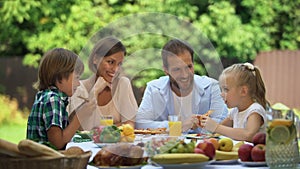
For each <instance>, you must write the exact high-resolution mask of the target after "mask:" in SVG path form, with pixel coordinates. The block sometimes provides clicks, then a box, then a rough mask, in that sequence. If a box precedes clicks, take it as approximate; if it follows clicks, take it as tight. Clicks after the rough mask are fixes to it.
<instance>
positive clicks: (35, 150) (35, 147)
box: [18, 139, 64, 157]
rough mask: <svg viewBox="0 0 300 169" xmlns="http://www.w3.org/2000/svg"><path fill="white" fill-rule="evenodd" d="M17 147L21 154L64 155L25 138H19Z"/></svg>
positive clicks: (32, 155) (33, 155)
mask: <svg viewBox="0 0 300 169" xmlns="http://www.w3.org/2000/svg"><path fill="white" fill-rule="evenodd" d="M18 149H19V150H20V152H21V153H22V154H26V155H27V156H30V157H35V156H51V157H64V155H63V154H61V153H60V152H58V151H56V150H54V149H52V148H50V147H48V146H46V145H43V144H40V143H37V142H35V141H32V140H29V139H25V140H21V141H20V142H19V144H18Z"/></svg>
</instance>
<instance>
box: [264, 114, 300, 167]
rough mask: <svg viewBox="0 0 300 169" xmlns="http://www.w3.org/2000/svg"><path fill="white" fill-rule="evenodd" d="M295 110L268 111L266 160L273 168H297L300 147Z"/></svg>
mask: <svg viewBox="0 0 300 169" xmlns="http://www.w3.org/2000/svg"><path fill="white" fill-rule="evenodd" d="M294 117H295V116H294V112H293V111H288V112H287V113H285V114H283V113H282V112H281V111H280V110H274V109H269V110H268V111H267V129H266V130H267V131H266V133H267V138H266V162H267V164H268V166H269V167H270V168H271V169H280V168H290V169H293V168H297V166H298V161H299V148H298V141H297V129H296V126H295V123H294Z"/></svg>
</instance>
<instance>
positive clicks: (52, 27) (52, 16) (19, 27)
mask: <svg viewBox="0 0 300 169" xmlns="http://www.w3.org/2000/svg"><path fill="white" fill-rule="evenodd" d="M299 7H300V1H299V0H296V1H292V2H291V1H287V0H273V1H268V0H243V1H237V0H233V1H232V0H231V1H222V0H203V1H197V0H190V1H185V0H154V1H147V0H130V1H125V0H121V1H117V0H91V1H87V0H85V1H82V0H72V1H59V0H40V1H27V0H14V1H9V0H6V1H1V2H0V9H1V10H0V15H1V16H3V17H1V18H0V22H1V25H0V31H1V32H2V33H1V34H0V41H1V43H0V55H1V57H3V56H21V57H23V56H26V57H24V64H26V65H31V66H35V67H37V65H38V61H39V59H40V57H41V56H42V54H43V53H45V52H46V51H47V50H49V49H51V48H54V47H65V48H68V49H70V50H73V51H74V52H76V53H79V54H81V55H87V54H88V53H87V52H88V51H89V50H90V48H91V47H90V46H89V43H90V42H91V39H92V38H94V39H95V37H97V36H96V35H97V33H98V32H101V31H102V33H103V32H105V31H103V29H106V28H107V27H110V26H118V24H122V25H121V26H123V27H122V28H123V29H117V27H114V28H115V29H117V30H116V31H111V30H110V31H108V30H106V33H107V35H114V36H120V37H121V38H122V41H123V42H124V44H125V45H126V46H127V51H128V55H129V57H128V64H127V69H126V70H127V73H128V74H130V75H132V76H133V75H137V73H138V72H136V70H139V71H140V69H142V68H137V67H138V66H139V65H148V67H149V71H152V70H153V68H154V69H156V70H155V71H154V72H152V73H149V72H147V74H150V75H151V76H150V77H147V79H146V80H145V79H144V80H143V81H144V82H145V81H148V80H150V79H153V78H157V77H158V76H161V75H162V72H160V71H157V69H159V68H158V66H159V65H161V60H160V59H157V58H158V57H159V56H158V55H159V49H160V48H161V47H162V45H163V44H164V43H165V42H166V41H167V40H168V39H170V38H172V37H171V36H175V35H176V36H178V37H182V38H185V39H186V40H189V41H190V42H191V43H192V44H197V43H198V42H197V41H199V39H201V40H202V39H203V38H204V39H205V38H207V39H208V40H205V42H204V43H201V45H202V46H203V47H199V48H198V46H195V48H196V50H197V54H198V56H199V57H196V58H195V61H196V64H195V67H196V72H197V73H198V74H209V72H208V70H209V71H212V70H213V69H214V68H215V67H217V66H218V62H219V60H220V59H221V61H222V63H223V65H224V67H226V66H228V65H230V64H232V63H234V62H245V61H252V60H253V59H254V58H255V56H256V54H257V53H258V52H259V51H264V50H273V49H292V50H294V49H299V46H300V28H299V23H300V22H299V21H300V17H299V15H300V12H299V9H300V8H299ZM146 12H150V13H148V14H150V15H151V14H153V12H156V14H159V13H161V14H167V15H172V16H176V17H177V18H178V19H171V21H168V20H159V17H157V18H151V17H150V18H147V17H142V15H143V14H146ZM128 16H137V17H138V18H137V19H136V20H135V19H132V18H130V17H128ZM151 16H153V15H151ZM157 16H158V15H157ZM162 16H166V15H162ZM126 17H127V18H130V20H128V21H127V24H126V21H125V22H124V23H118V22H121V21H122V22H123V21H124V20H122V18H126ZM163 19H165V18H163ZM176 24H177V25H176ZM189 24H191V25H189ZM124 26H126V27H125V28H124ZM178 26H181V27H182V28H184V29H186V30H184V29H182V30H180V29H179V30H178V28H179V27H178ZM172 28H174V30H172ZM142 29H144V30H146V31H148V32H150V33H148V34H147V33H145V32H142V31H140V33H139V34H134V31H135V30H142ZM191 30H192V31H193V32H189V31H191ZM195 30H196V33H195ZM126 31H127V32H126ZM160 31H161V32H162V33H161V34H159V32H160ZM166 32H167V33H166ZM113 33H115V34H113ZM128 33H129V34H130V36H124V34H128ZM103 35H105V33H104V34H103ZM98 38H99V37H98ZM197 38H199V39H197ZM96 39H97V38H96ZM88 46H89V47H88ZM207 46H209V47H208V48H209V50H203V49H204V48H206V47H207ZM213 50H215V51H213ZM136 56H142V59H140V60H139V62H141V63H139V64H136V62H135V60H134V59H130V58H137V57H136ZM200 56H201V57H202V58H201V57H200ZM85 59H86V58H85ZM218 59H219V60H218ZM218 71H219V70H218ZM218 71H216V72H212V73H211V76H213V77H217V76H218ZM144 82H142V83H138V84H140V85H144Z"/></svg>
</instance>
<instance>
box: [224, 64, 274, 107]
mask: <svg viewBox="0 0 300 169" xmlns="http://www.w3.org/2000/svg"><path fill="white" fill-rule="evenodd" d="M228 75H231V76H232V77H234V78H235V81H236V83H237V84H236V85H237V86H243V85H246V86H248V88H249V93H250V95H251V97H252V98H253V99H254V100H255V101H256V102H258V103H259V104H261V105H262V106H263V107H264V108H266V106H267V104H268V103H269V102H268V101H267V99H266V88H265V84H264V82H263V79H262V77H261V74H260V70H259V69H258V67H256V66H253V65H252V64H251V63H244V64H242V63H238V64H233V65H232V66H230V67H227V68H226V69H225V70H223V72H222V74H221V75H220V79H221V78H223V77H226V76H228Z"/></svg>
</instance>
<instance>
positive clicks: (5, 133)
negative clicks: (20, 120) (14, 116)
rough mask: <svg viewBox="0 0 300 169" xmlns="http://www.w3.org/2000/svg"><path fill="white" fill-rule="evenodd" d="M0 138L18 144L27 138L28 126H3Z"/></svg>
mask: <svg viewBox="0 0 300 169" xmlns="http://www.w3.org/2000/svg"><path fill="white" fill-rule="evenodd" d="M0 138H1V139H4V140H7V141H10V142H13V143H16V144H18V143H19V141H21V140H23V139H25V138H26V124H1V125H0Z"/></svg>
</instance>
